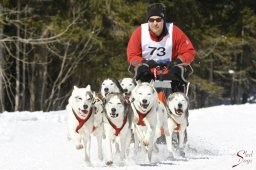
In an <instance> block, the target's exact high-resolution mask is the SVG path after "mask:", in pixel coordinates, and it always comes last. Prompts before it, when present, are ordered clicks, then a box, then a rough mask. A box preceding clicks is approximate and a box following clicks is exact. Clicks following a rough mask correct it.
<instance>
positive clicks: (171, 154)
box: [167, 152, 174, 161]
mask: <svg viewBox="0 0 256 170" xmlns="http://www.w3.org/2000/svg"><path fill="white" fill-rule="evenodd" d="M167 160H168V161H172V160H174V156H173V153H172V152H170V153H169V154H168V156H167Z"/></svg>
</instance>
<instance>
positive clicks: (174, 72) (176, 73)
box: [169, 58, 182, 80]
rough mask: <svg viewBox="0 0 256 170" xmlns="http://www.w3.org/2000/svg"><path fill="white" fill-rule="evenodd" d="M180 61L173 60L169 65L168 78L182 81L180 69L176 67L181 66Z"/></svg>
mask: <svg viewBox="0 0 256 170" xmlns="http://www.w3.org/2000/svg"><path fill="white" fill-rule="evenodd" d="M181 63H182V61H181V60H180V59H178V58H177V59H175V60H174V61H172V62H171V63H170V64H169V72H170V76H171V77H173V79H178V80H182V78H181V76H182V75H181V74H182V72H181V68H180V67H178V65H179V64H181Z"/></svg>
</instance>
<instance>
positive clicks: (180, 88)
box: [140, 72, 187, 93]
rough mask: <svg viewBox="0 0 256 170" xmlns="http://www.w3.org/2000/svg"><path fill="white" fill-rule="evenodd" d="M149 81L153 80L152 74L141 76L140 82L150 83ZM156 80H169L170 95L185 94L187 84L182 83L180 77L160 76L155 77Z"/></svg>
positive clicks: (171, 75)
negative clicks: (175, 93)
mask: <svg viewBox="0 0 256 170" xmlns="http://www.w3.org/2000/svg"><path fill="white" fill-rule="evenodd" d="M151 80H155V77H154V74H153V73H151V72H148V73H147V74H146V75H145V74H144V75H143V76H141V79H140V81H142V82H150V81H151ZM157 80H171V81H172V82H171V86H172V89H171V93H174V92H183V93H184V92H185V90H186V85H187V83H186V82H184V81H183V80H182V79H181V78H180V77H178V76H176V75H173V74H162V75H159V76H157Z"/></svg>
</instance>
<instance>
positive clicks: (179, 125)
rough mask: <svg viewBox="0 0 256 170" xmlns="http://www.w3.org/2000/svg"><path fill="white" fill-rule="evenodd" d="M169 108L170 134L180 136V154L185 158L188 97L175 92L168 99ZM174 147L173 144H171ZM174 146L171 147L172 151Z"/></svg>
mask: <svg viewBox="0 0 256 170" xmlns="http://www.w3.org/2000/svg"><path fill="white" fill-rule="evenodd" d="M167 107H168V117H169V118H168V119H167V120H168V126H169V133H170V134H173V132H177V133H178V136H179V139H178V141H179V154H180V155H181V156H185V153H184V147H185V142H184V138H185V131H186V128H187V113H188V108H189V100H188V97H187V96H186V95H185V94H184V93H181V92H175V93H172V94H170V95H169V96H168V98H167ZM171 145H172V143H171ZM171 148H172V146H171V147H170V149H171Z"/></svg>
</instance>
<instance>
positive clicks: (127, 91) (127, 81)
mask: <svg viewBox="0 0 256 170" xmlns="http://www.w3.org/2000/svg"><path fill="white" fill-rule="evenodd" d="M120 85H121V87H122V88H123V94H124V96H125V98H126V99H129V97H130V96H131V93H132V90H133V89H134V88H135V86H136V82H135V80H134V79H132V78H123V79H122V80H121V81H120Z"/></svg>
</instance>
